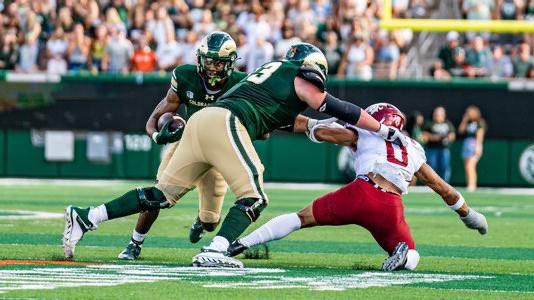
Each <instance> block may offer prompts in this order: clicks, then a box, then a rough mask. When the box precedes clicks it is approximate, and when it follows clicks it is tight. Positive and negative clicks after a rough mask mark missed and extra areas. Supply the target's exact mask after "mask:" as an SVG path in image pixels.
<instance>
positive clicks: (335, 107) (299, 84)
mask: <svg viewBox="0 0 534 300" xmlns="http://www.w3.org/2000/svg"><path fill="white" fill-rule="evenodd" d="M301 76H303V77H306V75H301ZM294 84H295V91H296V92H297V95H298V97H299V98H300V99H301V100H302V101H304V102H306V103H307V104H308V106H310V107H311V108H313V109H316V110H318V111H320V112H324V113H326V114H328V115H331V116H332V117H336V118H338V119H340V120H342V121H345V122H347V123H349V124H351V125H355V126H357V127H360V128H362V129H366V130H369V131H373V132H377V133H378V134H380V135H381V136H382V137H383V138H384V139H385V140H388V141H392V142H393V141H396V140H397V139H398V140H400V142H402V143H403V144H406V143H407V138H406V136H405V135H403V134H402V133H401V132H400V131H399V130H397V129H396V128H393V127H388V126H386V125H384V124H380V122H378V121H377V120H375V119H374V118H373V117H371V115H369V114H368V113H367V112H366V111H365V110H363V109H361V108H360V107H359V106H357V105H355V104H352V103H350V102H347V101H343V100H340V99H338V98H336V97H334V96H332V95H330V94H329V93H327V92H325V91H321V90H320V89H319V88H318V87H317V85H318V83H316V84H313V83H311V82H309V81H308V80H306V79H303V78H300V77H295V82H294Z"/></svg>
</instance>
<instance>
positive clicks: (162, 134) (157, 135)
mask: <svg viewBox="0 0 534 300" xmlns="http://www.w3.org/2000/svg"><path fill="white" fill-rule="evenodd" d="M173 122H174V120H172V119H171V120H169V121H167V123H165V124H164V125H163V127H162V128H161V130H160V131H159V132H158V131H156V132H154V133H153V134H152V139H153V140H154V142H156V144H159V145H164V144H167V143H174V142H176V141H179V140H180V139H181V138H182V134H183V133H184V128H185V127H179V128H178V129H176V130H175V131H170V130H169V127H170V126H171V124H172V123H173Z"/></svg>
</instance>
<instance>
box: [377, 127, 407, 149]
mask: <svg viewBox="0 0 534 300" xmlns="http://www.w3.org/2000/svg"><path fill="white" fill-rule="evenodd" d="M377 133H378V134H379V135H380V136H381V137H382V138H384V140H386V141H388V142H392V143H397V144H399V143H400V144H402V145H405V146H406V144H407V143H408V137H406V135H404V134H403V133H402V132H401V131H400V130H398V129H397V128H395V127H389V126H387V125H384V124H380V128H379V129H378V132H377Z"/></svg>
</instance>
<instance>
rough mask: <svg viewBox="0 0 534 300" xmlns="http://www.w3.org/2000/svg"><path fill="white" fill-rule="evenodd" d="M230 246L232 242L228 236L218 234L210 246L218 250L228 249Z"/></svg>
mask: <svg viewBox="0 0 534 300" xmlns="http://www.w3.org/2000/svg"><path fill="white" fill-rule="evenodd" d="M228 246H230V242H229V241H228V240H227V239H226V238H224V237H222V236H218V235H216V236H215V237H214V238H213V240H212V241H211V244H210V245H209V246H208V248H209V249H213V250H217V251H226V250H228Z"/></svg>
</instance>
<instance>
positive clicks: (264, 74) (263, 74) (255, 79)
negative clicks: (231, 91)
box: [247, 61, 282, 84]
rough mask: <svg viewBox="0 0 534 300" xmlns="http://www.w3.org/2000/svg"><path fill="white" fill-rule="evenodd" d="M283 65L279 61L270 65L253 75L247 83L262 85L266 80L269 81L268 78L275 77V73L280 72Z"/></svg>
mask: <svg viewBox="0 0 534 300" xmlns="http://www.w3.org/2000/svg"><path fill="white" fill-rule="evenodd" d="M281 65H282V63H281V62H279V61H275V62H271V63H268V64H266V65H264V66H262V67H261V68H259V69H258V70H256V71H255V72H254V73H253V74H251V75H250V76H249V77H248V78H247V81H250V82H252V83H255V84H262V83H263V82H264V81H265V80H267V78H269V77H271V75H273V73H274V72H275V71H276V70H278V68H280V66H281Z"/></svg>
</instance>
